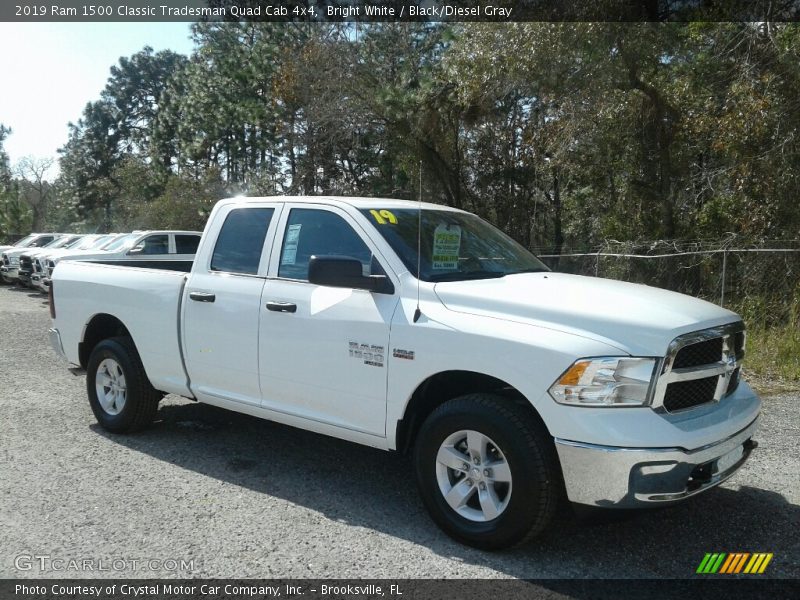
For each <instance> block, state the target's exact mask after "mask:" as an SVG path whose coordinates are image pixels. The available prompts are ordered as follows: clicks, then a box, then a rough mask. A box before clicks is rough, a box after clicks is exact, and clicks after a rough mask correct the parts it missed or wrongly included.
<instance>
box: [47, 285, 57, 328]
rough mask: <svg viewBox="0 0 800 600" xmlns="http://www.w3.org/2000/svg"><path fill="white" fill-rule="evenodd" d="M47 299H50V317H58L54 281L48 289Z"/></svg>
mask: <svg viewBox="0 0 800 600" xmlns="http://www.w3.org/2000/svg"><path fill="white" fill-rule="evenodd" d="M47 299H48V300H49V301H50V318H51V319H55V318H56V300H55V297H54V296H53V282H52V281H51V282H50V287H49V289H48V291H47Z"/></svg>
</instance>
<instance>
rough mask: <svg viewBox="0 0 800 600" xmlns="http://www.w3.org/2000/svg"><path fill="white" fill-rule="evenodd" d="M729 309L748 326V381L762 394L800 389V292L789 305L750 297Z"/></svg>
mask: <svg viewBox="0 0 800 600" xmlns="http://www.w3.org/2000/svg"><path fill="white" fill-rule="evenodd" d="M727 308H730V309H731V310H733V311H735V312H737V313H739V314H740V315H742V317H743V318H744V322H745V324H746V326H747V356H746V357H745V361H744V374H745V378H746V379H747V380H748V382H749V383H750V384H751V385H752V386H753V387H755V388H756V389H757V390H758V391H759V392H761V393H770V392H779V391H798V390H800V290H798V292H797V293H796V294H795V297H794V299H793V301H791V302H789V303H786V302H785V301H784V302H780V301H778V300H773V301H771V302H770V301H768V300H765V299H764V298H761V297H750V298H748V299H746V300H744V301H743V302H740V303H738V305H736V306H730V307H727Z"/></svg>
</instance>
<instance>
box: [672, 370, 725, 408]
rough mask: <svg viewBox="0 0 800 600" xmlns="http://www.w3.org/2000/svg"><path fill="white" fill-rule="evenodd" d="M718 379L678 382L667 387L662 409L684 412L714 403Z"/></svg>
mask: <svg viewBox="0 0 800 600" xmlns="http://www.w3.org/2000/svg"><path fill="white" fill-rule="evenodd" d="M718 380H719V377H706V378H705V379H695V380H694V381H679V382H677V383H670V384H669V385H668V386H667V393H666V395H665V396H664V408H666V409H667V410H668V411H669V412H675V411H678V410H685V409H687V408H692V407H693V406H700V405H701V404H706V403H707V402H713V401H714V392H715V391H716V390H717V381H718Z"/></svg>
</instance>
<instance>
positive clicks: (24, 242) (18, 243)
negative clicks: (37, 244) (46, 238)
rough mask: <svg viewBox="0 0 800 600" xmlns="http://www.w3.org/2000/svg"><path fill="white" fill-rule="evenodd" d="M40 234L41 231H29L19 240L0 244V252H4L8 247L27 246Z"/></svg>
mask: <svg viewBox="0 0 800 600" xmlns="http://www.w3.org/2000/svg"><path fill="white" fill-rule="evenodd" d="M40 235H42V234H41V233H31V234H28V235H26V236H25V237H24V238H22V239H21V240H17V241H16V242H15V243H13V244H10V245H6V246H0V252H5V251H6V250H8V249H9V248H27V247H28V246H29V245H30V244H31V243H32V242H33V241H34V240H35V239H36V238H37V237H38V236H40Z"/></svg>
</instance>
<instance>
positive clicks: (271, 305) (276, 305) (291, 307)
mask: <svg viewBox="0 0 800 600" xmlns="http://www.w3.org/2000/svg"><path fill="white" fill-rule="evenodd" d="M267 310H271V311H273V312H288V313H293V312H297V304H292V303H291V302H267Z"/></svg>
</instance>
